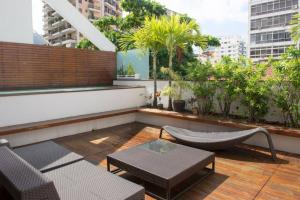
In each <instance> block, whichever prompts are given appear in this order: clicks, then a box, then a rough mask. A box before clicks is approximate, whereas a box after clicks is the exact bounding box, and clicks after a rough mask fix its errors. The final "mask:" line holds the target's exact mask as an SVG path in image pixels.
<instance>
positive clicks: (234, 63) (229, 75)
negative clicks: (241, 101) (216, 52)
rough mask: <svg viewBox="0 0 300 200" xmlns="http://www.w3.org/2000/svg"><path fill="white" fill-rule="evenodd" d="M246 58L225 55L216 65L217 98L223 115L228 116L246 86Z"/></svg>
mask: <svg viewBox="0 0 300 200" xmlns="http://www.w3.org/2000/svg"><path fill="white" fill-rule="evenodd" d="M245 67H247V66H245V59H244V58H242V57H241V58H239V59H232V58H230V57H228V56H224V57H223V58H222V59H221V60H220V61H219V62H218V63H217V64H216V66H215V71H216V72H215V79H216V81H217V83H216V84H217V87H218V90H217V92H216V98H217V101H218V105H219V109H220V110H221V112H222V113H223V116H225V117H228V116H229V114H230V111H231V105H232V103H233V102H234V101H235V100H236V99H237V98H238V97H239V96H240V94H241V92H242V90H243V88H244V87H245V76H244V69H245Z"/></svg>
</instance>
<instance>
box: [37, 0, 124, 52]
mask: <svg viewBox="0 0 300 200" xmlns="http://www.w3.org/2000/svg"><path fill="white" fill-rule="evenodd" d="M69 1H70V3H71V4H72V5H73V6H74V7H76V8H77V9H78V11H79V12H81V13H82V14H83V15H84V16H86V17H87V18H88V19H89V20H90V21H91V22H93V21H94V20H96V19H98V18H100V17H103V16H122V10H121V8H120V0H69ZM43 12H44V16H43V20H44V27H43V28H44V38H45V39H46V40H47V41H48V43H49V45H51V46H64V47H75V46H76V44H77V43H78V42H79V41H80V39H81V37H82V36H81V35H80V33H79V32H78V31H77V30H76V29H75V28H74V27H72V26H71V25H70V24H69V23H68V22H67V21H66V20H64V19H63V18H62V17H61V16H60V15H59V14H58V13H57V12H55V11H54V10H53V9H52V8H51V7H50V6H49V5H47V4H44V7H43Z"/></svg>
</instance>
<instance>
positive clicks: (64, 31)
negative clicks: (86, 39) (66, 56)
mask: <svg viewBox="0 0 300 200" xmlns="http://www.w3.org/2000/svg"><path fill="white" fill-rule="evenodd" d="M75 31H76V29H75V28H73V27H68V28H66V29H64V30H62V31H61V33H62V34H67V33H73V32H75Z"/></svg>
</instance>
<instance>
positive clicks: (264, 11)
mask: <svg viewBox="0 0 300 200" xmlns="http://www.w3.org/2000/svg"><path fill="white" fill-rule="evenodd" d="M297 13H299V0H250V1H249V50H248V52H249V55H248V56H249V57H250V58H252V59H253V60H254V61H262V60H266V59H268V57H270V56H272V57H273V58H278V57H279V56H280V55H281V54H282V53H284V52H285V51H286V49H287V48H288V47H290V46H291V45H295V44H294V42H293V41H292V39H291V33H290V29H291V25H290V21H291V19H292V16H293V15H294V14H297Z"/></svg>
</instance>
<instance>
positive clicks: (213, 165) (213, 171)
mask: <svg viewBox="0 0 300 200" xmlns="http://www.w3.org/2000/svg"><path fill="white" fill-rule="evenodd" d="M211 170H212V173H215V171H216V162H215V161H213V162H212V168H211Z"/></svg>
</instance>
